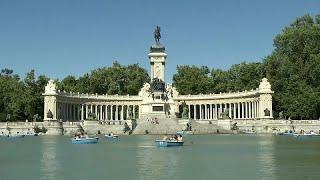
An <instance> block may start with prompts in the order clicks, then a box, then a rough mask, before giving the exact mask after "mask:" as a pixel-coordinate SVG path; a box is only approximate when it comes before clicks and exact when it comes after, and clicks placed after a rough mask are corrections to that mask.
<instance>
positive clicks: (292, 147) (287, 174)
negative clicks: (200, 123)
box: [0, 135, 320, 180]
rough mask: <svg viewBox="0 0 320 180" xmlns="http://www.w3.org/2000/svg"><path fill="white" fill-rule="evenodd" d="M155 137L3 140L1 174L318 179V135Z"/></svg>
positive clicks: (79, 177)
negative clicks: (179, 143) (175, 142)
mask: <svg viewBox="0 0 320 180" xmlns="http://www.w3.org/2000/svg"><path fill="white" fill-rule="evenodd" d="M156 138H157V136H127V137H120V139H119V140H117V141H108V140H106V139H104V138H101V139H100V140H99V143H98V144H92V145H74V144H71V141H70V138H69V137H60V136H59V137H25V138H21V139H15V140H8V139H0V152H1V153H0V179H1V180H7V179H10V180H11V179H13V180H21V179H28V180H36V179H44V180H45V179H58V180H63V179H68V180H71V179H76V180H82V179H92V180H97V179H117V180H118V179H130V180H134V179H148V180H149V179H183V180H186V179H197V180H200V179H246V180H247V179H281V180H282V179H290V180H291V179H320V138H310V139H305V140H301V139H297V138H294V137H284V136H283V137H281V136H253V135H251V136H250V135H249V136H245V135H215V136H209V135H208V136H187V137H186V138H185V146H183V147H170V148H157V147H155V145H154V140H155V139H156Z"/></svg>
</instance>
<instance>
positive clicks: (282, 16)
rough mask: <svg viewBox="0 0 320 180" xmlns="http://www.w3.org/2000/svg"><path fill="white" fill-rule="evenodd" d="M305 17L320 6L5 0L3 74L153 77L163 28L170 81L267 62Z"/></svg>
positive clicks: (1, 3) (247, 0)
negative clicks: (179, 73) (131, 68)
mask: <svg viewBox="0 0 320 180" xmlns="http://www.w3.org/2000/svg"><path fill="white" fill-rule="evenodd" d="M306 13H309V14H311V15H312V16H314V15H316V14H320V1H319V0H265V1H257V0H242V1H239V0H221V1H214V0H199V1H196V0H193V1H187V0H185V1H182V0H175V1H174V0H161V1H160V0H157V1H154V0H139V1H138V0H127V1H123V0H110V1H107V0H54V1H53V0H28V1H26V0H0V68H1V69H2V68H5V67H6V68H11V69H13V70H14V71H15V72H16V73H18V74H19V75H22V76H24V75H25V73H26V72H28V71H30V70H31V69H35V70H36V74H37V75H40V74H45V75H47V76H49V77H51V78H59V79H61V78H63V77H65V76H67V75H75V76H77V77H78V76H80V75H82V74H84V73H87V72H90V71H91V70H92V69H95V68H98V67H103V66H110V65H112V62H113V61H115V60H117V61H119V62H120V63H121V64H124V65H127V64H133V63H138V64H140V65H141V66H142V67H144V68H146V69H147V70H149V60H148V57H147V53H148V51H149V47H150V45H152V44H154V39H153V31H154V28H155V26H156V25H159V26H161V29H162V39H161V42H162V44H164V45H165V46H166V50H167V54H168V58H167V64H166V65H167V67H166V73H167V74H166V80H167V81H168V82H171V79H172V75H173V74H174V73H175V72H176V66H177V65H182V64H189V65H196V66H202V65H206V66H208V67H210V68H221V69H228V68H229V67H230V66H231V65H232V64H236V63H240V62H243V61H246V62H253V61H261V59H262V58H263V57H265V56H267V55H269V54H270V53H271V51H272V49H273V38H274V36H275V35H277V34H279V33H281V31H282V28H283V27H284V26H286V25H288V24H290V23H291V22H292V21H293V20H295V18H297V17H299V16H302V15H304V14H306Z"/></svg>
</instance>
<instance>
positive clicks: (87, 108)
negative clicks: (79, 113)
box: [85, 104, 89, 119]
mask: <svg viewBox="0 0 320 180" xmlns="http://www.w3.org/2000/svg"><path fill="white" fill-rule="evenodd" d="M88 113H89V105H88V104H86V116H85V119H88Z"/></svg>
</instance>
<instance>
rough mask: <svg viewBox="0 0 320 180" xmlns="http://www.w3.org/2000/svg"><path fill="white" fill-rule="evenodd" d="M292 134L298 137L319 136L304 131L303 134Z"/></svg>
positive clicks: (319, 135)
mask: <svg viewBox="0 0 320 180" xmlns="http://www.w3.org/2000/svg"><path fill="white" fill-rule="evenodd" d="M293 136H294V137H298V138H308V137H320V134H316V133H305V134H294V135H293Z"/></svg>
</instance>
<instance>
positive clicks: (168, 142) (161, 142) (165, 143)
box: [156, 140, 184, 147]
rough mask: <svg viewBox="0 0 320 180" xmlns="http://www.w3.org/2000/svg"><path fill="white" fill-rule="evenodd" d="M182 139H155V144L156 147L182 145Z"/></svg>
mask: <svg viewBox="0 0 320 180" xmlns="http://www.w3.org/2000/svg"><path fill="white" fill-rule="evenodd" d="M183 143H184V142H183V141H172V140H156V145H157V146H158V147H173V146H183Z"/></svg>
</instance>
